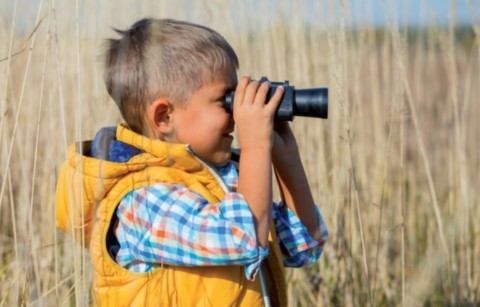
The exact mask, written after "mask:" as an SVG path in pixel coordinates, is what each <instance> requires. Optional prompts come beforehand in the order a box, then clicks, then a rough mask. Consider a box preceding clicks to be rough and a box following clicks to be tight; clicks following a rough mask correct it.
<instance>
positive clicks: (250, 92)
mask: <svg viewBox="0 0 480 307" xmlns="http://www.w3.org/2000/svg"><path fill="white" fill-rule="evenodd" d="M259 87H260V83H258V81H252V82H250V84H248V86H247V90H246V92H245V97H244V98H243V102H244V103H247V104H253V103H254V102H255V96H256V94H257V91H258V88H259Z"/></svg>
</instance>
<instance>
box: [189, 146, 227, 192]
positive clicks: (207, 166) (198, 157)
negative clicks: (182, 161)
mask: <svg viewBox="0 0 480 307" xmlns="http://www.w3.org/2000/svg"><path fill="white" fill-rule="evenodd" d="M187 150H188V152H190V153H191V154H193V156H194V157H195V158H196V159H197V160H198V161H199V162H200V163H202V164H203V166H205V167H206V168H207V169H208V170H209V171H210V173H211V174H212V175H213V177H215V179H217V181H218V183H220V186H221V187H222V189H223V191H224V192H225V193H228V192H230V189H229V188H228V186H227V183H226V182H225V180H223V178H222V176H220V174H219V173H218V172H217V170H216V169H215V168H214V167H213V166H212V165H211V164H210V163H208V162H207V161H205V160H204V159H203V158H202V157H200V156H199V155H197V153H196V152H195V151H193V149H192V148H191V147H190V145H189V144H187Z"/></svg>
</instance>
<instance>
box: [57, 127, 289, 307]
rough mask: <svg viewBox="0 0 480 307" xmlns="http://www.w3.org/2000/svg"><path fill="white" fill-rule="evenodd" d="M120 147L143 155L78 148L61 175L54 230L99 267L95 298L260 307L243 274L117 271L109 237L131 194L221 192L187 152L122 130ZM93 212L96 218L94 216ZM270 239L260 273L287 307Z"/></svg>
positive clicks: (239, 269) (106, 302)
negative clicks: (112, 156)
mask: <svg viewBox="0 0 480 307" xmlns="http://www.w3.org/2000/svg"><path fill="white" fill-rule="evenodd" d="M116 138H117V140H118V141H121V142H124V143H127V144H130V145H132V146H134V147H136V148H138V149H140V150H142V153H141V154H138V155H136V156H134V157H133V158H131V159H130V160H129V161H128V162H126V163H115V162H109V161H105V160H99V159H94V158H91V157H88V155H84V154H83V153H88V152H89V151H90V145H91V142H83V143H82V145H81V151H82V152H83V153H79V152H78V151H80V150H79V149H80V148H79V147H80V144H73V145H72V146H71V147H70V148H69V156H68V161H67V162H66V163H65V164H64V165H63V166H62V168H61V170H60V174H59V179H58V184H57V193H56V194H57V195H56V210H57V226H58V227H59V228H60V229H62V230H63V231H65V232H67V233H69V234H71V235H72V236H73V237H74V238H75V239H76V240H77V241H78V242H80V243H81V244H84V245H85V246H90V253H91V257H92V263H93V266H94V270H95V273H94V281H93V292H94V295H93V296H94V302H95V305H100V306H240V305H241V306H263V305H264V302H263V297H262V291H261V286H260V282H259V278H258V275H257V278H256V279H255V281H253V282H252V281H249V280H247V279H246V277H245V268H244V267H243V266H210V267H180V266H169V265H164V266H161V267H159V268H156V269H155V270H153V271H150V272H147V273H135V272H131V271H128V270H127V269H125V268H123V267H121V266H120V265H118V264H117V263H116V262H115V260H114V259H112V258H111V256H110V254H109V253H108V250H107V233H108V231H109V227H110V224H111V221H112V217H113V215H114V213H115V209H116V208H117V205H118V204H119V202H120V201H121V199H122V198H123V197H124V196H125V195H126V194H127V193H129V192H131V191H133V190H135V189H139V188H142V187H148V186H151V185H153V184H155V183H158V182H168V183H172V184H180V185H183V186H185V187H187V188H189V189H190V190H192V191H195V192H197V193H198V194H200V195H202V196H203V197H204V198H205V199H206V200H207V201H208V202H210V203H218V202H219V201H220V200H221V199H223V197H224V193H225V192H224V191H223V189H222V188H221V186H220V184H219V182H218V181H217V180H216V179H215V177H214V176H213V175H212V173H211V170H209V168H208V167H207V166H206V165H205V164H203V163H202V162H201V161H200V160H199V159H198V158H196V157H195V156H194V155H193V154H192V153H191V152H190V151H189V150H188V149H187V147H186V145H183V144H172V143H165V142H161V141H158V140H152V139H149V138H146V137H144V136H141V135H138V134H136V133H134V132H132V131H131V130H129V129H128V128H127V127H126V126H125V125H123V124H121V125H118V127H117V132H116ZM95 211H96V216H95ZM271 230H272V231H271V232H270V236H269V241H270V242H269V243H270V253H269V256H268V257H267V259H266V261H263V263H262V271H263V273H264V276H265V278H266V285H267V289H268V293H269V296H270V300H271V304H272V306H286V302H287V297H286V286H285V279H284V270H283V264H282V258H281V257H282V256H281V253H280V249H279V246H278V245H277V244H276V243H275V242H276V240H275V239H276V238H275V235H276V234H275V230H274V228H273V227H272V229H271Z"/></svg>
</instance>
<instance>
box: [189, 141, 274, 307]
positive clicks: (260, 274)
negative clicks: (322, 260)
mask: <svg viewBox="0 0 480 307" xmlns="http://www.w3.org/2000/svg"><path fill="white" fill-rule="evenodd" d="M187 150H188V152H190V153H191V154H193V156H194V157H195V158H196V159H197V160H198V161H199V162H200V163H202V164H203V166H205V167H206V168H207V169H208V170H209V171H210V173H211V174H212V175H213V177H215V179H217V181H218V183H220V186H221V187H222V189H223V191H224V192H225V193H228V192H230V189H229V188H228V186H227V183H226V182H225V180H223V178H222V176H220V174H219V173H218V172H217V170H216V169H215V168H214V167H213V166H212V165H211V164H210V163H208V162H207V161H205V160H204V159H203V158H202V157H200V156H199V155H197V153H196V152H195V151H194V150H193V149H192V148H191V147H190V144H187ZM258 277H259V278H260V286H261V288H262V295H263V301H264V303H265V307H270V306H271V305H270V298H269V297H268V291H267V285H266V282H265V277H264V276H263V271H262V265H261V264H260V267H259V268H258Z"/></svg>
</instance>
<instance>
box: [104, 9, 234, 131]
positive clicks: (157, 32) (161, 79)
mask: <svg viewBox="0 0 480 307" xmlns="http://www.w3.org/2000/svg"><path fill="white" fill-rule="evenodd" d="M115 31H116V32H117V33H118V34H120V35H121V37H120V38H119V39H109V40H108V41H107V50H106V52H105V74H104V79H105V84H106V86H107V90H108V93H109V94H110V96H111V97H112V98H113V100H114V101H115V103H116V104H117V106H118V108H119V109H120V112H121V114H122V116H123V118H124V120H125V121H126V122H127V124H128V125H129V126H130V128H131V129H132V130H133V131H135V132H137V133H143V125H144V116H145V112H146V107H147V106H148V104H149V103H151V102H153V101H155V100H156V99H158V98H160V97H168V99H169V100H170V101H171V102H172V103H173V104H178V103H184V102H186V101H188V99H189V98H190V96H191V94H192V93H193V92H194V91H195V90H197V89H198V88H200V87H201V86H202V85H203V84H204V83H205V82H207V81H208V80H211V79H213V78H214V76H215V75H216V74H217V73H227V74H231V73H235V71H236V69H237V68H238V58H237V55H236V54H235V51H234V50H233V48H232V47H231V46H230V45H229V44H228V42H227V41H226V40H225V39H224V38H223V37H222V36H221V35H220V34H218V33H217V32H215V31H213V30H211V29H209V28H207V27H203V26H200V25H196V24H192V23H188V22H184V21H178V20H171V19H142V20H139V21H137V22H136V23H135V24H133V25H132V26H131V27H130V28H129V29H128V30H125V31H120V30H115Z"/></svg>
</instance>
